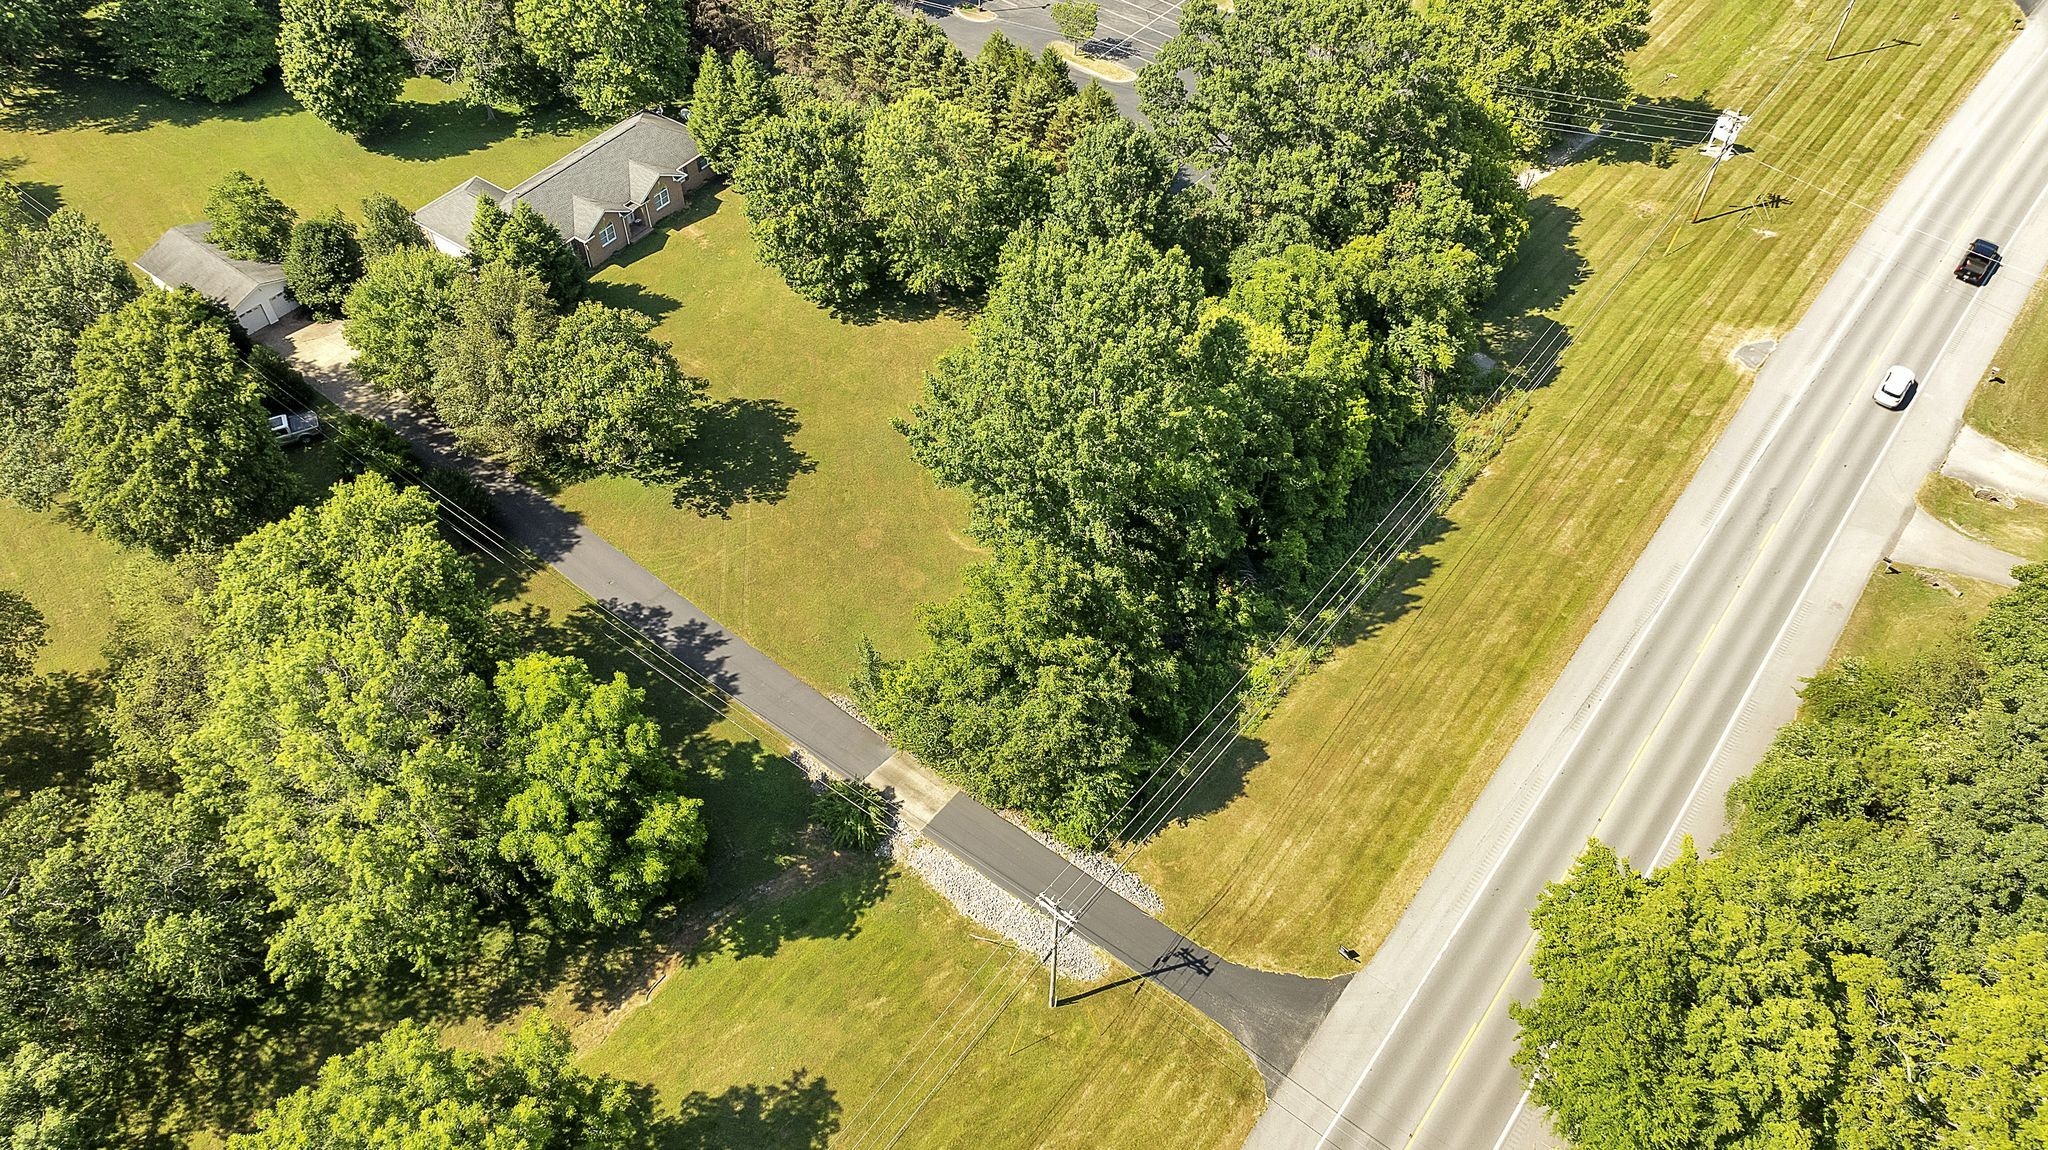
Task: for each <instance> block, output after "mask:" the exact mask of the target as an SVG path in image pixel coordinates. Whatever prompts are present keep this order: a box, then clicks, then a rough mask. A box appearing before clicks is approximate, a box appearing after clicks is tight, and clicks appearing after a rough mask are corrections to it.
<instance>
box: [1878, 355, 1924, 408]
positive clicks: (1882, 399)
mask: <svg viewBox="0 0 2048 1150" xmlns="http://www.w3.org/2000/svg"><path fill="white" fill-rule="evenodd" d="M1918 386H1920V381H1919V380H1917V379H1914V378H1913V369H1912V368H1910V367H1905V366H1903V365H1901V364H1893V365H1892V367H1891V370H1889V371H1887V372H1885V373H1884V378H1883V379H1882V380H1879V381H1878V384H1877V394H1876V395H1875V396H1873V397H1872V398H1874V399H1876V400H1877V405H1878V406H1879V407H1883V408H1889V409H1890V410H1892V411H1897V410H1899V409H1900V408H1902V407H1904V406H1906V401H1907V400H1908V399H1911V398H1912V397H1913V389H1914V388H1916V387H1918Z"/></svg>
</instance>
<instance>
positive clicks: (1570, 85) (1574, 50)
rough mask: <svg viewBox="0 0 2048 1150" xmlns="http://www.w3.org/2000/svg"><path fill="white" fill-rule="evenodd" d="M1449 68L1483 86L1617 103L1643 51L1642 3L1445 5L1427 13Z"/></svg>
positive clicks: (1646, 15) (1567, 0)
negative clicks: (1496, 83) (1446, 50)
mask: <svg viewBox="0 0 2048 1150" xmlns="http://www.w3.org/2000/svg"><path fill="white" fill-rule="evenodd" d="M1430 11H1431V15H1432V16H1433V17H1434V18H1435V19H1436V20H1438V21H1440V22H1441V23H1442V25H1443V26H1444V28H1445V31H1446V35H1445V36H1444V43H1446V44H1447V45H1450V46H1451V52H1452V55H1453V58H1454V59H1455V60H1456V62H1457V63H1458V64H1460V65H1462V66H1464V67H1467V68H1471V69H1473V70H1474V71H1475V72H1476V73H1477V74H1478V75H1480V76H1484V77H1486V78H1488V79H1489V80H1495V79H1501V78H1508V79H1511V80H1513V82H1514V83H1515V84H1517V85H1521V86H1523V87H1526V88H1541V89H1546V90H1549V91H1553V92H1569V93H1571V94H1573V95H1575V96H1589V97H1593V98H1595V99H1609V100H1618V99H1621V98H1622V97H1624V96H1627V95H1628V94H1629V84H1628V54H1629V53H1631V52H1633V51H1635V50H1636V49H1638V48H1640V47H1642V46H1643V45H1644V44H1647V43H1649V40H1650V30H1649V29H1650V4H1649V0H1595V2H1592V3H1587V2H1586V0H1444V2H1443V3H1441V4H1438V5H1436V6H1435V7H1433V8H1432V9H1431V10H1430Z"/></svg>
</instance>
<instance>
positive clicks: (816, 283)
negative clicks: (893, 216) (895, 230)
mask: <svg viewBox="0 0 2048 1150" xmlns="http://www.w3.org/2000/svg"><path fill="white" fill-rule="evenodd" d="M860 125H861V113H859V112H858V111H857V110H854V109H850V108H845V107H841V106H838V105H833V104H828V103H826V102H824V101H821V100H813V101H806V102H804V103H802V104H800V105H799V106H797V107H796V108H793V109H791V110H790V113H789V114H788V115H785V116H777V117H775V118H773V119H770V120H768V121H767V122H765V123H763V124H762V125H761V126H760V127H759V128H758V129H757V130H755V132H754V133H753V134H752V135H751V136H750V137H749V138H748V139H747V142H746V146H745V147H744V148H743V149H742V151H741V153H740V160H739V164H738V165H737V166H736V167H735V168H734V169H733V173H732V182H733V186H734V187H736V188H738V189H739V191H740V193H741V195H742V197H743V200H744V203H745V206H746V210H747V222H748V224H749V225H750V227H751V230H752V233H753V239H754V248H755V250H756V251H757V252H758V253H759V254H760V258H761V262H762V263H764V264H766V265H767V266H769V267H771V268H773V269H775V270H776V272H778V273H780V274H781V276H782V278H783V279H784V280H785V281H786V282H787V283H788V284H789V286H790V287H791V288H792V289H793V290H794V291H795V292H796V293H797V294H798V295H800V296H803V297H804V298H805V299H808V300H811V301H813V302H816V303H821V304H827V305H833V306H838V305H844V304H847V303H851V302H853V301H854V300H857V299H859V298H861V297H862V296H864V295H866V294H867V293H868V292H870V291H871V290H873V289H874V287H875V285H876V281H877V279H878V277H879V275H880V267H879V265H880V253H879V252H877V251H876V249H875V236H874V225H873V224H872V223H871V222H870V221H869V219H868V218H867V216H866V214H865V208H864V207H863V205H862V199H861V162H862V161H861V147H860Z"/></svg>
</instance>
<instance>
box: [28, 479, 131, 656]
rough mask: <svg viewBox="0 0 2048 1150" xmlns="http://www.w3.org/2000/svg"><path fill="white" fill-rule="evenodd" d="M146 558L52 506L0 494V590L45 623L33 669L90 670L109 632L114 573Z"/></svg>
mask: <svg viewBox="0 0 2048 1150" xmlns="http://www.w3.org/2000/svg"><path fill="white" fill-rule="evenodd" d="M151 562H152V560H151V559H150V558H149V557H148V556H147V555H144V554H141V553H139V552H133V551H123V550H122V549H121V548H119V547H116V546H114V545H113V544H112V543H109V542H107V541H106V540H104V539H101V538H100V537H98V536H96V535H93V534H92V533H90V532H88V531H86V530H85V528H83V527H80V526H78V525H77V524H75V523H72V522H70V521H68V520H66V519H65V518H63V517H62V516H60V515H59V514H57V513H56V512H37V511H26V510H23V509H22V508H21V507H20V506H18V505H17V504H15V503H14V502H12V501H11V500H6V499H0V589H5V590H8V591H14V592H18V593H20V594H22V595H24V596H26V597H27V598H28V601H29V602H30V603H33V604H35V607H36V610H38V611H41V612H42V613H43V621H44V622H45V623H47V624H49V627H50V631H49V645H48V646H45V647H44V648H43V651H42V656H41V658H39V659H38V660H37V663H36V666H37V669H38V670H41V671H69V672H73V673H76V674H81V675H82V674H90V673H91V672H93V671H96V670H98V669H99V668H100V666H101V664H102V662H103V660H102V659H101V650H102V648H104V647H105V646H106V643H107V639H108V637H109V636H111V635H112V634H113V631H114V618H113V614H114V597H113V592H112V590H111V585H112V583H113V580H114V577H115V574H116V572H118V571H120V570H122V569H123V568H124V567H127V566H135V565H142V566H146V565H148V564H150V563H151Z"/></svg>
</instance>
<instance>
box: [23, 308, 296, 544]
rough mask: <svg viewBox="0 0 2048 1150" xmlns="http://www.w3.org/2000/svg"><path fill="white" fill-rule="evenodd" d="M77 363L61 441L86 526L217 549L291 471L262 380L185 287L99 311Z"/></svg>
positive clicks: (261, 514)
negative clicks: (287, 468) (262, 395)
mask: <svg viewBox="0 0 2048 1150" xmlns="http://www.w3.org/2000/svg"><path fill="white" fill-rule="evenodd" d="M75 362H76V369H77V374H78V382H77V386H76V388H75V390H74V391H73V392H72V394H71V397H70V406H69V408H68V411H67V413H66V416H65V421H64V426H63V429H62V430H61V432H60V433H59V442H60V444H61V445H62V448H63V449H64V451H65V452H66V453H67V454H68V455H69V457H70V460H71V464H70V466H71V472H72V477H71V494H72V497H73V498H74V499H75V500H76V501H77V505H78V511H79V515H80V516H81V517H82V518H83V519H84V520H85V522H86V524H87V525H88V526H90V527H91V528H92V529H93V530H95V531H98V532H100V533H101V534H104V535H106V536H107V537H108V538H111V539H113V540H115V541H116V542H120V543H129V544H136V545H139V546H144V547H148V548H150V549H152V550H154V551H158V552H163V553H170V552H175V551H181V550H185V549H187V548H193V547H200V548H207V547H218V546H221V545H223V544H225V543H228V542H230V541H231V540H233V539H235V538H237V537H238V536H240V535H241V534H242V533H243V532H245V531H247V530H249V529H250V528H251V527H253V526H255V525H256V524H257V523H259V522H261V521H262V520H263V519H265V518H266V517H268V516H269V515H270V514H271V513H273V512H274V511H276V510H277V509H278V507H279V506H280V504H281V502H282V500H283V498H284V496H285V495H286V493H287V491H288V484H289V478H288V475H287V472H286V471H285V466H284V457H283V455H282V454H281V453H280V452H279V450H278V446H277V440H276V438H275V437H274V436H272V435H271V433H270V427H269V417H268V415H267V413H266V412H265V411H264V409H263V406H262V403H261V401H260V388H259V385H258V384H257V382H256V381H255V379H254V378H253V377H252V376H251V375H250V373H249V372H248V370H247V369H246V368H244V367H243V366H242V363H241V359H240V357H239V356H238V355H237V354H236V352H235V347H234V343H233V341H232V340H231V339H229V337H228V330H227V321H226V320H223V319H221V318H220V315H219V313H218V312H216V311H215V310H214V309H213V308H211V307H210V306H208V304H207V303H206V301H205V300H203V299H201V298H200V297H199V296H198V295H197V294H196V293H195V292H193V291H192V290H191V289H190V288H180V289H178V290H177V291H173V292H161V291H157V292H150V293H148V294H146V295H144V296H142V297H141V298H139V299H136V300H133V301H131V302H129V303H127V304H125V305H123V306H122V307H121V309H120V310H119V311H116V312H114V313H112V314H110V315H107V316H105V317H102V318H101V319H100V320H99V321H97V322H96V323H94V324H93V326H91V327H89V328H87V329H86V330H85V332H84V333H83V334H81V335H80V336H79V339H78V353H77V356H76V360H75Z"/></svg>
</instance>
